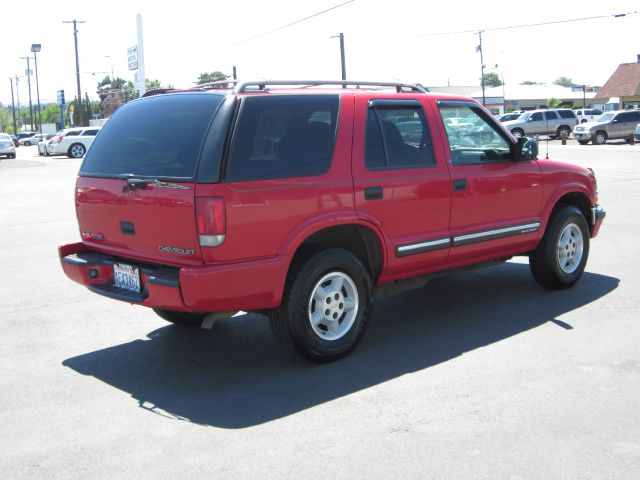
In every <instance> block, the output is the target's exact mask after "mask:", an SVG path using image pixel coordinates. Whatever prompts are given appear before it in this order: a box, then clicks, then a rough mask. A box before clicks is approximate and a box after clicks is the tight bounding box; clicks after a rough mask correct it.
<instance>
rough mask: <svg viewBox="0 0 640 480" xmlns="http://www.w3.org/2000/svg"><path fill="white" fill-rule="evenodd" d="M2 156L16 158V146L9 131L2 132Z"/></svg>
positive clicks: (0, 147)
mask: <svg viewBox="0 0 640 480" xmlns="http://www.w3.org/2000/svg"><path fill="white" fill-rule="evenodd" d="M0 156H5V157H7V158H16V146H15V145H14V143H13V139H12V138H11V136H9V134H8V133H0Z"/></svg>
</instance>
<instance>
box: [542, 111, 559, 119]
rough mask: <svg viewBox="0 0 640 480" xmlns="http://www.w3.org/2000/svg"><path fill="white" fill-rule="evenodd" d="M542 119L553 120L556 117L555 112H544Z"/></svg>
mask: <svg viewBox="0 0 640 480" xmlns="http://www.w3.org/2000/svg"><path fill="white" fill-rule="evenodd" d="M544 118H545V120H555V119H557V118H558V115H556V112H544Z"/></svg>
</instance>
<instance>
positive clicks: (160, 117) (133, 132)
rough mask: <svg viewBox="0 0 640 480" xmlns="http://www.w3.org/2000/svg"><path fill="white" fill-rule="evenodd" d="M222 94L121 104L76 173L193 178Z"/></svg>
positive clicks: (165, 96)
mask: <svg viewBox="0 0 640 480" xmlns="http://www.w3.org/2000/svg"><path fill="white" fill-rule="evenodd" d="M223 100H224V96H223V95H215V94H207V93H176V94H169V95H158V96H155V97H149V98H145V99H142V100H136V101H134V102H130V103H127V104H125V105H123V106H122V107H121V108H120V109H119V110H118V111H117V112H116V113H115V114H114V115H113V117H112V118H111V119H109V121H108V122H107V124H106V125H105V126H104V127H102V129H101V130H100V133H99V134H98V135H97V136H96V138H95V140H94V142H93V145H92V146H91V148H90V149H89V150H88V151H87V154H86V156H85V160H84V162H83V164H82V167H81V169H80V175H84V176H100V177H115V176H119V175H135V176H138V175H139V176H147V177H153V178H175V179H191V178H193V177H194V176H195V173H196V169H197V166H198V158H199V155H200V149H201V147H202V144H203V142H204V139H205V136H206V134H207V131H208V129H209V125H210V124H211V120H212V119H213V117H214V115H215V113H216V111H217V110H218V108H219V106H220V104H221V103H222V101H223Z"/></svg>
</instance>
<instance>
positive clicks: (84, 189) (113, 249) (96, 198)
mask: <svg viewBox="0 0 640 480" xmlns="http://www.w3.org/2000/svg"><path fill="white" fill-rule="evenodd" d="M194 192H195V184H194V183H188V182H180V183H177V182H165V181H155V182H150V183H148V184H146V185H144V186H138V187H133V188H132V187H131V186H130V184H128V183H127V180H120V179H107V178H91V177H80V178H78V182H77V186H76V211H77V215H78V224H79V227H80V234H81V236H82V241H83V243H85V244H86V245H87V246H89V247H91V248H94V249H96V250H99V251H103V252H109V253H113V254H117V255H122V256H125V257H132V258H138V259H143V260H148V261H151V262H156V263H160V264H173V265H196V264H200V263H201V255H200V247H199V245H198V235H197V231H196V223H195V209H194Z"/></svg>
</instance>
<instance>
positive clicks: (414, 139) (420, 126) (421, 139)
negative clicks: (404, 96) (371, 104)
mask: <svg viewBox="0 0 640 480" xmlns="http://www.w3.org/2000/svg"><path fill="white" fill-rule="evenodd" d="M365 164H366V166H367V168H369V169H372V170H375V169H380V168H408V167H421V166H429V165H434V164H435V158H434V155H433V145H432V143H431V135H430V133H429V127H428V126H427V122H426V120H425V117H424V113H423V112H422V107H419V106H415V107H414V106H412V107H400V108H394V107H393V106H391V107H384V108H381V107H375V108H369V112H368V118H367V138H366V145H365Z"/></svg>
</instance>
